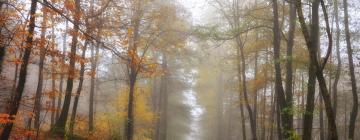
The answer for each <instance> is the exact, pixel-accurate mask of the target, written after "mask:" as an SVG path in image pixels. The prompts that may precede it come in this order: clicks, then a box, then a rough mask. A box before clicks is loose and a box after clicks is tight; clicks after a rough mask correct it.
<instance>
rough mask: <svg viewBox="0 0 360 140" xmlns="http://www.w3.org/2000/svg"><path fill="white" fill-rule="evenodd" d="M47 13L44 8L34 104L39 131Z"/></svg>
mask: <svg viewBox="0 0 360 140" xmlns="http://www.w3.org/2000/svg"><path fill="white" fill-rule="evenodd" d="M46 22H47V13H46V10H45V8H43V19H42V23H41V35H40V46H39V47H40V60H39V73H38V83H37V88H36V93H35V104H34V114H35V122H34V126H35V129H36V130H38V129H39V127H40V115H41V96H42V92H43V78H44V75H43V73H44V72H43V70H44V61H45V56H46V49H47V46H46V47H45V45H46V39H45V35H46V29H47V27H46V26H47V24H46Z"/></svg>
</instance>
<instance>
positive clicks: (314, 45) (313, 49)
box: [296, 0, 338, 140]
mask: <svg viewBox="0 0 360 140" xmlns="http://www.w3.org/2000/svg"><path fill="white" fill-rule="evenodd" d="M320 1H321V0H315V1H313V2H312V23H311V30H310V31H311V34H310V33H309V31H308V27H307V26H306V23H305V19H304V15H303V12H302V4H301V0H297V1H296V7H297V13H298V16H299V22H300V25H301V29H302V32H303V35H304V38H305V42H306V45H307V48H308V51H309V56H310V61H311V65H310V67H314V71H315V75H316V78H317V80H318V83H319V88H320V91H321V92H320V93H321V96H322V98H323V101H324V104H325V110H326V115H327V118H328V124H329V133H328V134H329V136H328V138H329V139H332V140H337V139H338V134H337V128H336V123H335V118H334V114H333V110H332V109H333V108H332V105H331V99H330V95H329V92H328V89H327V85H326V81H325V78H324V74H323V67H324V66H325V64H326V61H324V62H323V64H322V65H321V64H319V63H320V62H319V60H318V57H317V54H318V48H319V44H320V39H319V5H320ZM330 36H331V35H330ZM310 78H311V77H309V79H310ZM306 113H309V112H306ZM304 123H305V121H304ZM304 130H306V129H305V128H304ZM306 131H309V130H306ZM309 135H311V133H310V134H309ZM304 137H305V135H304ZM304 137H303V139H305V138H304ZM309 138H311V136H310V137H309Z"/></svg>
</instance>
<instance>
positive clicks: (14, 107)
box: [1, 0, 37, 140]
mask: <svg viewBox="0 0 360 140" xmlns="http://www.w3.org/2000/svg"><path fill="white" fill-rule="evenodd" d="M36 8H37V0H31V7H30V11H29V15H30V20H29V28H28V35H27V38H26V48H25V51H24V56H23V57H22V63H21V68H20V74H19V80H18V85H17V87H16V92H15V96H14V98H13V99H12V101H11V105H10V109H9V115H10V119H11V120H15V117H16V114H17V113H18V110H19V106H20V101H21V98H22V95H23V91H24V87H25V82H26V74H27V66H28V63H29V58H30V54H31V50H32V47H33V35H34V29H35V19H36V16H35V13H36ZM13 125H14V123H13V122H10V123H9V124H6V125H5V127H4V130H3V132H2V134H1V139H3V140H7V139H9V137H10V132H11V129H12V127H13Z"/></svg>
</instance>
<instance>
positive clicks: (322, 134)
mask: <svg viewBox="0 0 360 140" xmlns="http://www.w3.org/2000/svg"><path fill="white" fill-rule="evenodd" d="M319 111H320V115H319V120H320V140H325V134H324V113H323V102H322V99H321V98H319Z"/></svg>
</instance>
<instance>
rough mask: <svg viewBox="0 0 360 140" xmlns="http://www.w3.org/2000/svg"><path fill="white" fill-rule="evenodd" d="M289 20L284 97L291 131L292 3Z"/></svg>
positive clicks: (293, 26)
mask: <svg viewBox="0 0 360 140" xmlns="http://www.w3.org/2000/svg"><path fill="white" fill-rule="evenodd" d="M289 11H290V19H289V32H288V39H287V49H286V82H285V95H286V106H287V107H288V108H289V109H290V110H289V111H290V112H289V113H290V114H289V116H288V117H289V120H288V121H289V122H288V123H289V129H290V130H293V109H292V108H293V92H292V91H293V88H292V86H293V85H292V83H293V66H292V61H293V58H292V53H293V46H294V36H295V25H296V5H295V3H294V2H290V3H289Z"/></svg>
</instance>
